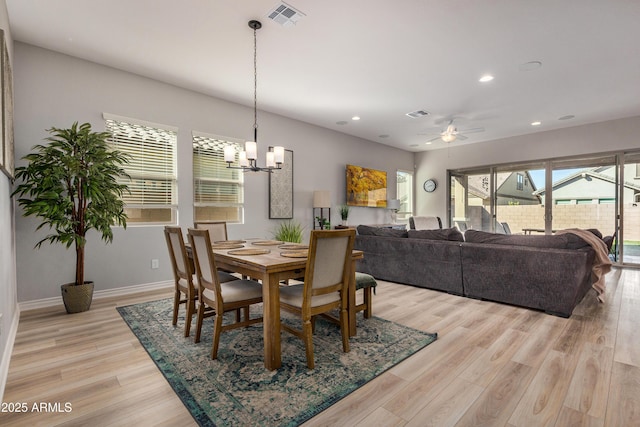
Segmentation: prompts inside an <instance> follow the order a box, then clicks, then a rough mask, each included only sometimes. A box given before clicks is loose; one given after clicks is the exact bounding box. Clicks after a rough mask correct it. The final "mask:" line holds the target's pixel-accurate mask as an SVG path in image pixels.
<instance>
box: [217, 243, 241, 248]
mask: <svg viewBox="0 0 640 427" xmlns="http://www.w3.org/2000/svg"><path fill="white" fill-rule="evenodd" d="M238 248H244V245H243V244H240V243H213V244H212V245H211V249H238Z"/></svg>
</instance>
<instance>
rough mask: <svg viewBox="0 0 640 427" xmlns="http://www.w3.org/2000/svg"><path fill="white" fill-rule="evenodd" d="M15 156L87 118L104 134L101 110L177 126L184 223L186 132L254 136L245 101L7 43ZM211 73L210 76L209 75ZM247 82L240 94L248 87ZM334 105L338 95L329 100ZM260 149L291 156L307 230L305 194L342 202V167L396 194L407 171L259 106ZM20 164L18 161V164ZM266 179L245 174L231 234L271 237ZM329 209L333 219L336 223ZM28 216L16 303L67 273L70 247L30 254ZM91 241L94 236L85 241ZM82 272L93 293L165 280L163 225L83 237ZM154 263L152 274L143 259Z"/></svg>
mask: <svg viewBox="0 0 640 427" xmlns="http://www.w3.org/2000/svg"><path fill="white" fill-rule="evenodd" d="M15 58H16V59H15V72H14V79H15V96H16V111H15V122H16V128H15V139H16V158H18V159H19V158H21V157H22V156H24V155H25V154H27V153H28V151H29V150H30V148H31V147H32V146H33V145H35V144H38V143H41V142H42V140H43V138H45V137H46V136H47V135H48V134H47V133H46V131H45V129H48V128H50V127H51V126H56V127H68V126H70V125H71V124H72V123H73V122H74V121H79V122H80V123H82V122H90V123H91V124H92V125H93V127H94V129H96V130H103V129H104V121H103V119H102V113H103V112H108V113H112V114H117V115H121V116H127V117H133V118H137V119H141V120H146V121H150V122H155V123H162V124H167V125H171V126H177V127H178V128H179V131H178V174H179V183H178V187H179V188H178V191H179V193H178V198H179V224H180V225H181V226H182V227H183V228H184V227H187V226H190V225H192V221H193V219H192V218H193V208H192V194H193V188H192V172H191V140H190V138H191V131H192V130H196V131H199V132H206V133H212V134H218V135H223V136H228V137H234V138H241V139H249V138H251V137H252V133H253V127H252V126H253V112H252V106H250V107H246V106H241V105H238V104H233V103H229V102H226V101H222V100H219V99H215V98H211V97H208V96H204V95H202V94H198V93H195V92H191V91H188V90H184V89H181V88H178V87H175V86H171V85H167V84H164V83H160V82H158V81H154V80H150V79H147V78H143V77H140V76H137V75H133V74H130V73H126V72H122V71H119V70H115V69H112V68H108V67H104V66H101V65H97V64H95V63H90V62H86V61H83V60H79V59H76V58H72V57H69V56H65V55H62V54H59V53H55V52H52V51H48V50H44V49H41V48H37V47H34V46H31V45H27V44H23V43H16V44H15ZM211 78H212V79H213V78H215V75H212V76H211ZM250 89H251V88H250V87H247V90H250ZM336 102H338V100H337V101H336ZM258 124H259V126H260V128H259V140H260V144H259V155H260V156H264V152H265V149H266V147H268V146H269V145H275V144H276V143H277V144H278V145H283V146H285V147H286V148H288V149H291V150H293V152H294V188H295V193H294V218H295V219H296V220H298V221H299V222H301V223H302V224H303V225H304V226H305V227H307V229H311V227H312V210H311V205H312V193H313V191H314V190H319V189H326V190H330V191H331V196H332V200H333V204H334V206H337V205H339V204H341V203H344V201H345V165H346V164H347V163H351V164H356V165H360V166H365V167H371V168H375V169H382V170H386V171H387V173H388V177H389V182H388V185H389V187H390V188H389V196H390V197H391V196H395V171H396V170H397V169H404V170H413V154H412V153H409V152H405V151H402V150H397V149H393V148H390V147H386V146H383V145H380V144H375V143H371V142H368V141H365V140H362V139H359V138H355V137H351V136H347V135H344V134H340V133H337V132H334V131H331V130H327V129H323V128H319V127H317V126H312V125H309V124H306V123H302V122H298V121H295V120H291V119H287V118H284V117H281V116H277V115H273V114H268V113H263V112H259V114H258ZM18 163H19V164H21V162H20V161H18ZM268 200H269V199H268V176H267V174H264V173H258V174H251V173H250V174H247V175H246V182H245V202H246V203H245V224H243V225H230V226H229V234H230V238H232V239H235V238H243V237H264V238H270V237H272V236H271V231H272V230H273V229H274V228H275V226H276V225H277V223H278V222H279V221H276V220H269V219H268ZM338 221H339V216H338V212H337V209H332V222H333V223H337V222H338ZM350 221H351V222H352V223H354V224H355V223H379V222H384V221H388V213H387V211H386V210H383V209H373V208H355V209H353V210H352V216H351V217H350ZM36 225H37V221H36V220H35V219H33V218H24V217H22V216H21V215H20V214H19V212H18V213H17V216H16V236H17V281H18V300H19V301H33V300H37V299H43V298H49V297H56V296H59V294H60V290H59V285H60V284H62V283H67V282H70V281H72V280H73V279H74V266H75V263H74V256H75V252H74V251H73V250H72V249H70V250H65V249H64V248H63V247H61V246H50V245H48V244H46V245H43V246H42V248H41V249H39V250H34V249H33V246H34V244H35V243H36V242H37V241H38V240H39V239H38V237H41V236H42V235H44V233H36V232H35V227H36ZM92 237H93V238H92ZM86 256H87V264H86V276H87V279H88V280H93V281H94V282H95V283H96V290H104V289H113V288H118V287H122V286H128V285H138V284H148V283H155V282H160V281H164V280H168V279H170V278H171V272H170V267H169V258H168V254H167V249H166V245H165V242H164V236H163V233H162V227H158V226H155V227H133V226H130V227H129V228H127V229H126V230H123V229H119V228H118V229H116V230H115V232H114V242H113V244H111V245H105V244H104V243H102V241H100V240H99V239H98V238H97V236H96V235H95V234H94V235H93V236H89V243H88V245H87V247H86ZM153 258H157V259H159V260H160V268H159V269H157V270H152V269H151V268H150V267H151V259H153Z"/></svg>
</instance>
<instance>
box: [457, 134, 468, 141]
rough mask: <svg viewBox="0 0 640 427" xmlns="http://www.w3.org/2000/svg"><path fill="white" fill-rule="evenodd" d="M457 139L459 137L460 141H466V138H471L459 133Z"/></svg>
mask: <svg viewBox="0 0 640 427" xmlns="http://www.w3.org/2000/svg"><path fill="white" fill-rule="evenodd" d="M456 139H459V140H460V141H464V140H465V139H469V138H468V137H466V136H464V135H462V134H457V135H456Z"/></svg>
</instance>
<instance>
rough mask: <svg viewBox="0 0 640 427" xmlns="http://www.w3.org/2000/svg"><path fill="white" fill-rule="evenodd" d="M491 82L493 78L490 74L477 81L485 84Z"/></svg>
mask: <svg viewBox="0 0 640 427" xmlns="http://www.w3.org/2000/svg"><path fill="white" fill-rule="evenodd" d="M491 80H493V76H492V75H490V74H485V75H484V76H482V77H480V80H478V81H479V82H480V83H487V82H490V81H491Z"/></svg>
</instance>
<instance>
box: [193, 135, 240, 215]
mask: <svg viewBox="0 0 640 427" xmlns="http://www.w3.org/2000/svg"><path fill="white" fill-rule="evenodd" d="M192 142H193V200H194V220H195V221H226V222H228V223H242V222H243V220H244V205H243V204H244V174H243V172H242V171H241V170H238V169H229V168H227V163H226V162H225V161H224V147H226V146H228V145H232V146H234V147H236V149H237V150H238V151H240V150H241V149H242V142H241V141H240V140H236V139H233V138H228V137H223V136H217V135H209V134H203V133H195V132H194V133H193V136H192ZM235 166H238V165H237V164H235Z"/></svg>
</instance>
